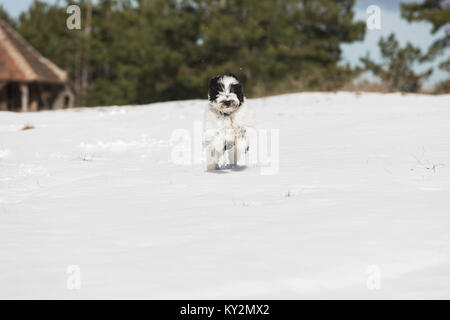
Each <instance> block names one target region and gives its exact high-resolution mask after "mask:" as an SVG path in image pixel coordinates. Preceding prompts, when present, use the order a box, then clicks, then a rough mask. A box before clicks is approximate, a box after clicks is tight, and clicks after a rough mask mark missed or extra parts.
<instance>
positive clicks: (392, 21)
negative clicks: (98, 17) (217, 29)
mask: <svg viewBox="0 0 450 320" xmlns="http://www.w3.org/2000/svg"><path fill="white" fill-rule="evenodd" d="M45 1H46V2H48V3H57V2H60V3H63V2H64V1H58V0H45ZM417 1H419V0H417ZM32 2H33V0H0V4H2V5H3V7H4V8H5V9H6V10H7V11H8V12H9V13H10V14H11V15H12V16H13V17H18V16H19V14H20V13H21V12H22V11H24V10H26V9H27V7H28V6H29V5H30V4H31V3H32ZM403 2H416V1H414V0H403ZM370 5H377V6H379V7H380V9H381V30H367V33H366V37H365V39H364V41H361V42H358V43H353V44H350V45H344V46H343V47H342V49H343V56H344V60H345V62H349V63H350V64H351V65H356V64H358V63H359V58H360V57H362V56H364V55H365V54H366V53H367V52H369V53H370V55H371V57H372V58H374V59H376V60H378V59H379V58H380V55H379V50H378V47H377V42H378V40H379V38H380V37H386V36H387V35H389V34H390V33H391V32H394V33H395V34H396V36H397V39H398V40H399V41H400V43H401V44H402V45H404V44H405V43H406V42H411V43H412V44H414V45H415V46H418V47H420V48H421V49H422V50H423V51H425V50H426V49H427V48H428V47H429V46H430V44H431V43H432V42H433V40H434V39H436V38H437V37H439V36H442V35H443V30H441V31H440V32H439V33H437V34H436V35H431V33H430V30H431V25H430V24H428V23H426V22H419V23H412V24H409V23H408V22H406V21H405V20H403V19H401V16H400V0H357V1H356V6H355V13H356V19H357V20H362V21H366V19H367V17H368V14H367V13H366V9H367V7H368V6H370ZM449 54H450V50H447V52H446V55H447V56H448V55H449ZM443 59H444V56H442V57H441V59H440V60H441V61H442V60H443ZM438 61H439V60H438ZM438 61H436V62H435V63H433V64H430V65H421V66H418V67H417V70H423V69H426V68H428V67H430V66H437V64H438V63H439V62H438ZM446 76H447V75H446V73H445V72H443V71H440V70H438V68H434V72H433V75H432V76H431V77H430V78H429V80H428V83H427V84H425V87H430V86H432V84H433V83H435V82H436V81H439V80H443V79H445V78H446Z"/></svg>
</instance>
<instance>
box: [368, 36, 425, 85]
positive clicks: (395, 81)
mask: <svg viewBox="0 0 450 320" xmlns="http://www.w3.org/2000/svg"><path fill="white" fill-rule="evenodd" d="M378 45H379V47H380V51H381V56H382V58H383V61H382V62H381V63H379V64H377V63H375V62H373V61H372V60H371V59H370V57H369V56H366V57H364V58H361V62H362V63H363V64H364V66H365V69H366V70H370V71H372V72H373V73H374V74H375V75H376V76H378V77H380V78H381V80H382V81H383V85H384V87H385V88H386V90H388V91H402V92H418V91H419V90H420V88H421V81H422V80H424V79H426V78H428V77H429V76H430V75H431V74H432V72H433V70H432V69H429V70H427V71H425V72H423V73H416V72H414V69H413V67H414V65H415V64H416V63H418V62H419V61H421V60H422V59H423V55H422V53H421V51H420V49H419V48H416V47H414V46H413V45H412V44H411V43H409V42H408V43H407V44H406V46H405V47H404V48H401V47H400V45H399V43H398V41H397V39H396V38H395V36H394V34H393V33H392V34H391V35H390V36H389V37H388V38H387V39H384V38H381V39H380V41H379V42H378Z"/></svg>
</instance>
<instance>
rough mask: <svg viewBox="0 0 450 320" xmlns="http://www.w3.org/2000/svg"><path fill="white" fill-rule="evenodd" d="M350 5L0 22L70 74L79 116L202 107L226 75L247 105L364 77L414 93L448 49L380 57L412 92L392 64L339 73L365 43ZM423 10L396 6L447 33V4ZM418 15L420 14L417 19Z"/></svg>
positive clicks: (344, 0) (53, 10)
mask: <svg viewBox="0 0 450 320" xmlns="http://www.w3.org/2000/svg"><path fill="white" fill-rule="evenodd" d="M354 2H355V1H354V0H315V1H309V0H282V1H280V0H99V1H96V2H94V3H91V2H90V1H83V0H79V1H66V2H65V3H59V4H47V3H44V2H42V1H39V0H35V1H34V2H33V4H32V5H31V6H30V7H29V8H28V10H27V11H26V12H24V13H22V14H21V15H20V17H19V19H18V21H15V20H13V19H11V18H10V17H9V16H8V15H7V13H6V12H5V11H4V10H2V9H1V8H0V17H2V18H3V19H5V20H7V21H8V22H9V23H10V24H11V25H13V27H15V28H16V29H17V31H18V32H19V33H20V34H21V35H22V36H23V37H24V38H25V39H26V40H27V41H29V42H30V43H31V44H32V45H33V46H34V47H35V48H36V49H37V50H38V51H40V52H41V53H42V54H43V55H44V56H46V57H48V58H49V59H50V60H52V61H53V62H55V63H56V64H57V65H58V66H60V67H62V68H64V69H65V70H66V71H67V72H68V73H69V76H70V78H71V80H72V85H73V87H74V89H75V92H76V93H77V98H78V101H77V104H78V105H83V106H92V105H114V104H141V103H149V102H154V101H166V100H178V99H191V98H205V94H206V84H207V80H208V79H209V78H211V77H212V76H215V75H217V74H220V73H227V72H233V73H235V74H237V75H238V76H239V77H240V78H241V80H242V81H243V82H244V83H245V88H246V94H247V95H248V96H261V95H268V94H276V93H282V92H289V91H302V90H337V89H339V88H341V87H342V86H343V85H344V84H346V83H348V82H349V81H351V80H352V79H354V78H355V77H357V76H358V75H359V74H360V73H361V72H363V71H364V70H372V71H373V72H374V73H375V74H377V75H378V76H380V77H381V79H382V80H383V81H385V82H386V83H390V89H391V90H402V91H418V90H419V89H420V82H421V81H422V79H423V78H424V77H425V76H426V75H425V74H423V75H422V74H420V75H416V74H415V73H414V72H413V71H412V64H413V63H414V62H415V61H416V60H426V59H432V58H434V57H436V56H437V55H438V54H439V53H442V51H443V50H444V49H443V47H444V48H445V47H446V46H448V39H447V40H445V41H447V42H445V41H443V42H444V43H441V42H440V43H439V44H436V45H435V46H434V47H435V48H434V49H433V50H434V51H433V53H432V52H430V53H429V54H428V56H427V58H425V57H424V56H422V54H421V53H420V52H419V53H417V52H416V54H411V52H414V50H415V49H416V48H414V47H412V46H411V47H409V48H399V47H398V46H397V47H396V48H394V49H393V51H392V52H390V53H389V54H388V55H387V56H386V57H385V58H386V60H389V61H391V62H392V61H394V59H396V62H395V63H394V65H395V66H398V63H401V64H402V65H403V67H404V68H403V69H402V70H400V71H398V70H397V69H401V68H397V69H396V70H397V71H395V72H400V73H402V74H401V76H400V77H399V76H398V75H397V76H394V78H396V79H397V78H402V77H403V78H405V79H408V81H410V82H411V81H412V82H413V83H412V84H411V83H407V84H405V83H403V82H402V81H403V80H401V81H393V80H392V79H391V78H390V77H392V73H393V72H394V70H391V69H392V65H390V64H389V62H388V63H385V65H381V64H376V63H374V62H372V61H370V59H369V58H368V57H365V58H363V60H362V61H363V63H364V68H361V67H357V68H351V67H350V66H349V65H344V64H343V63H342V52H341V49H340V46H341V44H343V43H352V42H354V41H361V40H363V39H364V36H365V32H366V30H365V29H366V25H365V22H364V21H354ZM424 3H425V4H424V7H411V5H409V6H408V5H403V7H402V9H403V11H402V12H403V14H404V17H405V18H407V19H408V20H409V21H417V20H421V19H425V20H427V21H430V22H431V23H433V25H434V26H435V29H436V31H437V30H439V29H440V28H444V27H447V26H448V21H447V20H448V18H447V17H448V15H447V16H439V14H437V15H436V16H433V15H430V14H428V12H429V11H430V7H429V6H431V3H433V4H434V5H435V4H436V3H438V4H439V3H441V5H443V4H444V1H439V0H425V1H424ZM69 4H77V5H78V6H79V7H80V8H81V12H82V28H81V29H80V30H69V29H68V28H67V27H66V19H67V18H68V14H67V12H66V8H67V6H68V5H69ZM427 5H428V7H427ZM420 10H424V11H426V12H427V14H424V15H420V14H417V12H420ZM441 10H442V8H439V7H435V8H434V11H435V12H438V13H439V12H441ZM445 10H448V9H445ZM447 13H448V12H447ZM442 20H444V22H445V23H443V22H442ZM447 36H448V33H447ZM383 41H385V42H386V41H391V42H392V41H394V42H395V41H396V40H395V38H390V39H388V40H383ZM383 45H385V46H386V44H383V43H380V46H381V48H382V47H383ZM388 46H390V47H392V46H391V45H388ZM394 47H395V46H394ZM401 50H405V52H403V53H402V51H401ZM382 51H383V49H382ZM399 61H400V62H399ZM408 72H409V73H408ZM403 78H402V79H403ZM411 78H412V80H411Z"/></svg>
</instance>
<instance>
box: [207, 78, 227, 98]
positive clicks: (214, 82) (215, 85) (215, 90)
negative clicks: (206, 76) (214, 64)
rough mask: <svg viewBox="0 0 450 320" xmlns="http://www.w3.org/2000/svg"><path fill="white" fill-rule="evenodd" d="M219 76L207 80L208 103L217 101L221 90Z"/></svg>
mask: <svg viewBox="0 0 450 320" xmlns="http://www.w3.org/2000/svg"><path fill="white" fill-rule="evenodd" d="M220 78H221V76H217V77H214V78H212V79H211V80H209V85H208V87H209V88H208V90H209V91H208V95H209V101H215V100H216V99H217V96H218V94H219V92H220V91H221V90H223V88H222V85H221V84H220V83H219V80H220Z"/></svg>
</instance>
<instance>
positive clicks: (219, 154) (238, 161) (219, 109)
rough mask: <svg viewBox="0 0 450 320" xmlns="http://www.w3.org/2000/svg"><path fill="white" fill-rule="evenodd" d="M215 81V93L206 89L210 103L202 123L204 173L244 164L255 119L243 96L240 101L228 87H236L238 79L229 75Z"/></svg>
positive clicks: (237, 95)
mask: <svg viewBox="0 0 450 320" xmlns="http://www.w3.org/2000/svg"><path fill="white" fill-rule="evenodd" d="M215 79H216V84H217V87H218V90H217V92H215V93H211V90H212V89H211V88H210V102H209V104H208V106H207V108H206V110H205V117H204V122H203V125H204V130H203V144H204V147H205V148H206V162H207V169H208V170H217V169H219V168H220V167H221V166H222V165H224V164H225V165H229V166H236V165H242V164H245V161H246V155H247V153H248V151H249V146H250V133H251V132H253V130H254V127H253V125H254V119H255V114H254V112H253V110H252V109H251V108H250V106H249V105H248V103H247V102H246V101H245V98H244V97H243V95H242V97H241V100H240V99H239V97H240V95H239V93H238V94H236V93H235V92H233V89H232V86H233V85H237V84H239V82H238V80H237V79H236V78H235V77H232V76H220V77H216V78H215ZM212 95H214V97H213V96H212ZM227 101H228V103H225V102H227Z"/></svg>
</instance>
